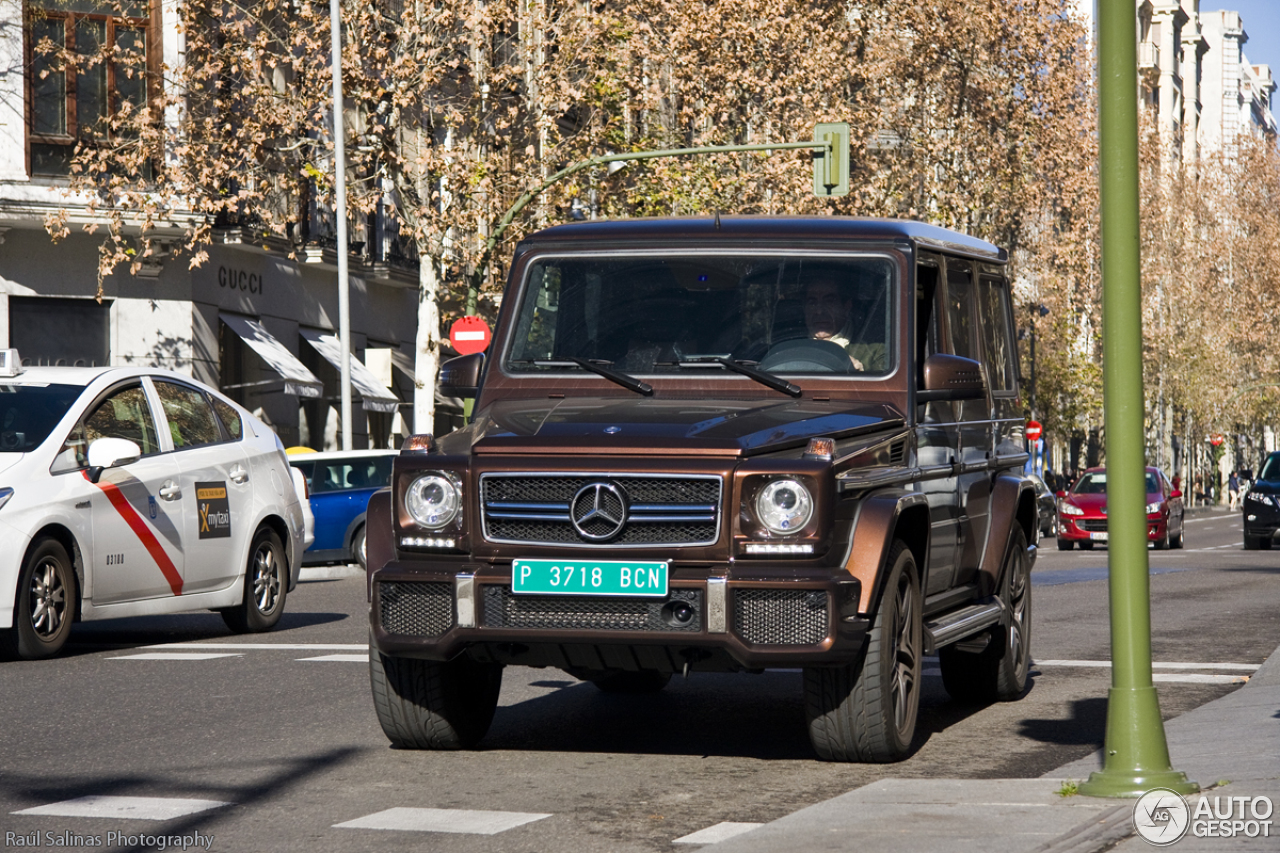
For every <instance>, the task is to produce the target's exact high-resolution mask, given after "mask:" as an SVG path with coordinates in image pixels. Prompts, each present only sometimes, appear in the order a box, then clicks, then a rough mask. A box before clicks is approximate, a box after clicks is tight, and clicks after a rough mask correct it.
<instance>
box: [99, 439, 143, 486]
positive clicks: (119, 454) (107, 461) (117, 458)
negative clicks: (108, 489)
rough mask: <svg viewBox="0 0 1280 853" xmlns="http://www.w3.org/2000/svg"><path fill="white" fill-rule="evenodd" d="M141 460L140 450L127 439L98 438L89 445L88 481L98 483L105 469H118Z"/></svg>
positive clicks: (134, 443)
mask: <svg viewBox="0 0 1280 853" xmlns="http://www.w3.org/2000/svg"><path fill="white" fill-rule="evenodd" d="M140 458H142V448H140V447H138V445H137V443H136V442H132V441H130V440H129V439H127V438H99V439H96V440H94V442H93V443H92V444H90V445H89V479H90V480H92V481H93V482H95V483H96V482H98V478H99V477H101V476H102V472H103V471H104V470H105V469H107V468H119V467H120V466H121V465H129V464H131V463H134V462H137V461H138V460H139V459H140Z"/></svg>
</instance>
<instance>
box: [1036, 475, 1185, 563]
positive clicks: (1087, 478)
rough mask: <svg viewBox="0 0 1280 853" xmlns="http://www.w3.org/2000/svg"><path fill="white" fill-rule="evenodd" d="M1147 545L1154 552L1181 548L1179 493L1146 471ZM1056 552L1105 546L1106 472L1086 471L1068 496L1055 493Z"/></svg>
mask: <svg viewBox="0 0 1280 853" xmlns="http://www.w3.org/2000/svg"><path fill="white" fill-rule="evenodd" d="M1146 481H1147V506H1146V511H1147V541H1149V542H1150V543H1151V545H1152V547H1153V548H1155V549H1156V550H1157V551H1163V550H1165V549H1168V548H1181V547H1182V545H1183V529H1182V528H1183V525H1182V521H1183V506H1182V492H1180V491H1178V490H1177V489H1175V488H1174V487H1173V484H1172V483H1170V482H1169V479H1168V478H1167V477H1165V475H1164V472H1163V471H1161V470H1160V469H1159V468H1147V471H1146ZM1058 498H1059V501H1058V549H1059V550H1062V551H1070V550H1071V549H1072V548H1074V547H1075V546H1076V545H1079V546H1080V547H1081V548H1082V549H1084V550H1088V549H1090V548H1092V547H1093V546H1094V545H1095V544H1097V543H1102V544H1104V545H1105V544H1106V542H1107V535H1108V531H1107V471H1106V469H1105V468H1089V469H1088V470H1086V471H1085V472H1084V473H1083V474H1081V475H1080V479H1079V480H1077V481H1076V483H1075V485H1074V486H1072V487H1071V491H1069V492H1059V493H1058Z"/></svg>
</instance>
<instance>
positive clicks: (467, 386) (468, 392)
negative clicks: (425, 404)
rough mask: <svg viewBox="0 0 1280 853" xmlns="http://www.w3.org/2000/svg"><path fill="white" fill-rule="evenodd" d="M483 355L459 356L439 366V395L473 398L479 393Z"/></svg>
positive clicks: (479, 353) (474, 353)
mask: <svg viewBox="0 0 1280 853" xmlns="http://www.w3.org/2000/svg"><path fill="white" fill-rule="evenodd" d="M483 369H484V353H482V352H473V353H471V355H460V356H458V357H457V358H451V359H449V360H448V361H446V362H445V363H444V364H442V365H440V383H439V384H440V393H441V394H443V395H444V396H446V397H464V398H465V397H474V396H476V394H478V393H479V392H480V372H481V371H482V370H483Z"/></svg>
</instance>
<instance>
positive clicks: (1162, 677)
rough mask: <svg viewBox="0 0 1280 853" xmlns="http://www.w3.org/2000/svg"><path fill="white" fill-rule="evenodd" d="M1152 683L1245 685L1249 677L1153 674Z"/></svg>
mask: <svg viewBox="0 0 1280 853" xmlns="http://www.w3.org/2000/svg"><path fill="white" fill-rule="evenodd" d="M1151 680H1152V681H1164V682H1167V681H1172V682H1178V683H1181V684H1244V683H1245V682H1246V681H1248V680H1249V676H1247V675H1204V674H1202V673H1195V672H1179V673H1168V672H1153V673H1152V674H1151Z"/></svg>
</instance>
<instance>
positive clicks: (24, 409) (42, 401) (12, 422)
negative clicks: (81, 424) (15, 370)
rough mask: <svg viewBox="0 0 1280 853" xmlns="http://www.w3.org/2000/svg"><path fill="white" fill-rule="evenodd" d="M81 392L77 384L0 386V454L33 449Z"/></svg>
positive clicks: (45, 436)
mask: <svg viewBox="0 0 1280 853" xmlns="http://www.w3.org/2000/svg"><path fill="white" fill-rule="evenodd" d="M83 390H84V388H82V387H80V386H79V385H14V384H5V383H0V452H3V453H26V452H28V451H31V450H35V449H36V448H37V447H39V446H40V444H41V442H43V441H44V440H45V439H46V438H48V437H49V433H50V432H51V431H52V430H53V428H54V427H55V426H57V424H58V421H60V420H62V416H63V415H65V414H66V413H67V409H69V408H71V404H72V403H74V402H75V401H76V399H77V398H78V397H79V396H80V392H81V391H83Z"/></svg>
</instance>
